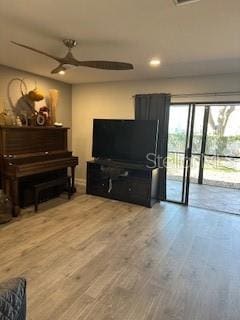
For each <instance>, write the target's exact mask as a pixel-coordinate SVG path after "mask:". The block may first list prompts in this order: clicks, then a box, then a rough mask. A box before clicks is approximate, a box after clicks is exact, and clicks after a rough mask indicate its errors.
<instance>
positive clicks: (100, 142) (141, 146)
mask: <svg viewBox="0 0 240 320" xmlns="http://www.w3.org/2000/svg"><path fill="white" fill-rule="evenodd" d="M157 137H158V121H154V120H103V119H94V122H93V148H92V156H93V157H94V158H103V159H111V160H122V161H129V162H140V163H147V162H148V160H147V155H148V154H149V153H153V154H156V149H157Z"/></svg>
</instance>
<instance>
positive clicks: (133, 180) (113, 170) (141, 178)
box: [87, 159, 159, 208]
mask: <svg viewBox="0 0 240 320" xmlns="http://www.w3.org/2000/svg"><path fill="white" fill-rule="evenodd" d="M158 177H159V169H158V168H153V169H150V168H147V167H146V166H145V165H142V164H138V163H131V162H129V163H128V162H120V161H111V160H100V159H99V160H93V161H88V162H87V194H91V195H96V196H101V197H105V198H109V199H115V200H120V201H125V202H130V203H135V204H139V205H143V206H146V207H149V208H151V207H152V206H153V204H154V203H156V202H158V201H159V199H158V194H159V183H158V181H159V179H158Z"/></svg>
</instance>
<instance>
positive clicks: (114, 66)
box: [11, 39, 133, 74]
mask: <svg viewBox="0 0 240 320" xmlns="http://www.w3.org/2000/svg"><path fill="white" fill-rule="evenodd" d="M11 42H12V43H13V44H15V45H17V46H19V47H23V48H25V49H28V50H31V51H34V52H37V53H39V54H42V55H44V56H47V57H49V58H51V59H54V60H55V61H57V62H58V63H59V65H58V66H57V67H56V68H54V69H53V70H52V71H51V73H53V74H55V73H59V74H64V73H65V71H66V70H67V68H66V67H65V66H66V65H67V66H69V65H70V66H75V67H88V68H95V69H103V70H132V69H133V65H132V64H131V63H127V62H117V61H103V60H96V61H79V60H77V59H76V58H75V57H74V56H73V54H72V52H71V51H72V49H73V48H74V47H76V46H77V41H76V40H73V39H64V40H63V43H64V45H65V46H66V47H67V48H68V52H67V54H66V56H65V57H63V58H60V57H57V56H54V55H52V54H49V53H47V52H44V51H41V50H38V49H35V48H33V47H30V46H27V45H25V44H22V43H18V42H15V41H11Z"/></svg>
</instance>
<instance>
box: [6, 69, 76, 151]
mask: <svg viewBox="0 0 240 320" xmlns="http://www.w3.org/2000/svg"><path fill="white" fill-rule="evenodd" d="M13 78H21V79H25V80H26V83H27V85H28V89H29V90H31V89H34V86H35V81H36V82H37V86H38V88H39V90H40V91H41V92H42V93H43V95H44V96H48V90H49V89H57V90H59V103H58V106H57V112H56V113H57V114H56V118H57V121H59V122H62V123H63V125H64V126H65V127H69V128H71V127H72V87H71V85H69V84H65V83H63V82H60V81H56V80H52V79H49V78H45V77H41V76H37V75H34V74H31V73H27V72H24V71H20V70H16V69H13V68H9V67H6V66H2V65H0V103H3V101H5V104H6V105H7V106H8V105H9V104H8V99H7V86H8V83H9V81H10V80H11V79H13ZM20 94H21V93H20V91H19V82H14V83H13V85H12V86H11V96H13V101H16V100H17V99H18V97H20ZM71 142H72V137H71V130H69V134H68V143H69V147H71Z"/></svg>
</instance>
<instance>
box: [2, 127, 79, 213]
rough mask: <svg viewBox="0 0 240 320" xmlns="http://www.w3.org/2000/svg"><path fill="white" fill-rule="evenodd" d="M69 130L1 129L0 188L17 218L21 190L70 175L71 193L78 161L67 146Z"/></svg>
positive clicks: (44, 128)
mask: <svg viewBox="0 0 240 320" xmlns="http://www.w3.org/2000/svg"><path fill="white" fill-rule="evenodd" d="M67 135H68V128H56V127H17V126H0V175H1V184H2V186H1V188H3V189H4V191H5V193H6V194H7V195H8V197H9V198H10V200H11V202H12V213H13V216H18V215H19V212H20V205H21V195H22V194H23V192H24V189H25V188H26V189H27V188H29V189H30V188H31V185H32V184H33V182H34V183H37V182H38V180H39V181H43V180H44V181H46V179H50V177H55V176H56V175H57V176H59V175H62V174H67V169H68V168H70V169H71V170H70V169H69V171H70V172H71V190H72V192H74V191H75V185H74V178H75V167H76V166H77V165H78V158H77V157H74V156H72V152H70V151H68V146H67Z"/></svg>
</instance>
